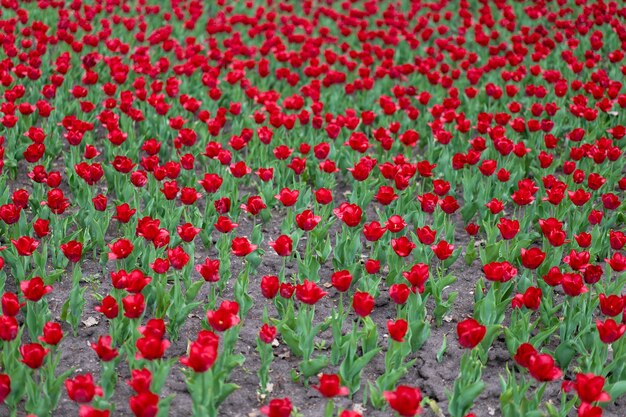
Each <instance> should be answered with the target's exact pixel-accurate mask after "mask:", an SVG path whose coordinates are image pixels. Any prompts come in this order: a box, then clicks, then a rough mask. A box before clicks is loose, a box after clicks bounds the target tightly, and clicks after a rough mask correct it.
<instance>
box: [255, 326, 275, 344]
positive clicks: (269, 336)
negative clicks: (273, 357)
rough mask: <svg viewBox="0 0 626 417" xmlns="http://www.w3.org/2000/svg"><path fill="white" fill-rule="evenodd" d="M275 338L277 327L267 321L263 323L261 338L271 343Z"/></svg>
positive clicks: (264, 341) (260, 332)
mask: <svg viewBox="0 0 626 417" xmlns="http://www.w3.org/2000/svg"><path fill="white" fill-rule="evenodd" d="M275 338H276V327H274V326H270V325H269V324H267V323H265V324H263V326H262V327H261V330H260V331H259V339H260V340H261V341H262V342H263V343H267V344H269V343H272V342H273V341H274V339H275Z"/></svg>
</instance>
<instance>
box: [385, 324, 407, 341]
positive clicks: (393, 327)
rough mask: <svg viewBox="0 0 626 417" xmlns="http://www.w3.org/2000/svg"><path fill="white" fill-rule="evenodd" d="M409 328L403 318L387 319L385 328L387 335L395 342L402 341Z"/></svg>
mask: <svg viewBox="0 0 626 417" xmlns="http://www.w3.org/2000/svg"><path fill="white" fill-rule="evenodd" d="M408 328H409V323H408V322H407V321H406V320H404V319H398V320H396V321H393V320H387V330H388V331H389V336H390V337H391V338H392V339H393V340H395V341H396V342H404V336H405V335H406V332H407V330H408Z"/></svg>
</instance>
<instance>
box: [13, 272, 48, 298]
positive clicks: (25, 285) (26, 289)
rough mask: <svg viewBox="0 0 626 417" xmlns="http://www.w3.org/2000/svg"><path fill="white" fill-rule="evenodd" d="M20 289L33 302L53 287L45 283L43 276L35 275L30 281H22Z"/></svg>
mask: <svg viewBox="0 0 626 417" xmlns="http://www.w3.org/2000/svg"><path fill="white" fill-rule="evenodd" d="M20 289H21V290H22V293H23V294H24V298H26V299H27V300H29V301H32V302H37V301H39V300H41V299H42V298H43V296H44V295H46V294H48V293H49V292H50V291H52V287H51V286H50V285H45V284H44V282H43V279H41V277H34V278H32V279H30V280H28V281H22V282H20Z"/></svg>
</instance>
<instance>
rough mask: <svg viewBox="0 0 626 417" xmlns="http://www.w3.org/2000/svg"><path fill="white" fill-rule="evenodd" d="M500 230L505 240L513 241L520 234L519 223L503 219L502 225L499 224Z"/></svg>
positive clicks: (501, 219)
mask: <svg viewBox="0 0 626 417" xmlns="http://www.w3.org/2000/svg"><path fill="white" fill-rule="evenodd" d="M498 229H500V234H501V235H502V238H503V239H506V240H510V239H513V238H514V237H515V236H516V235H517V234H518V233H519V221H517V220H509V219H505V218H504V217H501V218H500V223H498Z"/></svg>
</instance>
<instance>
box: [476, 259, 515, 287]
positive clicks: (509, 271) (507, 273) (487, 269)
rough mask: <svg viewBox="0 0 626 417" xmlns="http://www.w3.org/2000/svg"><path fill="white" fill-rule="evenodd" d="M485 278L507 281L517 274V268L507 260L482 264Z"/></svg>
mask: <svg viewBox="0 0 626 417" xmlns="http://www.w3.org/2000/svg"><path fill="white" fill-rule="evenodd" d="M483 272H484V273H485V278H486V279H488V280H489V281H495V282H507V281H508V280H510V279H511V278H513V277H515V276H516V275H517V269H516V268H515V267H513V265H511V264H510V263H508V262H507V261H503V262H490V263H488V264H486V265H484V266H483Z"/></svg>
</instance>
